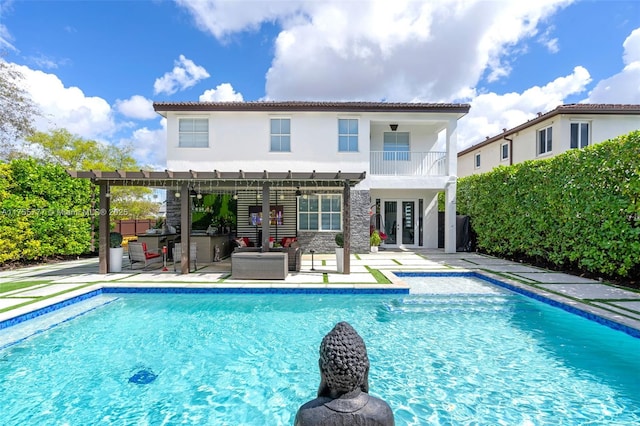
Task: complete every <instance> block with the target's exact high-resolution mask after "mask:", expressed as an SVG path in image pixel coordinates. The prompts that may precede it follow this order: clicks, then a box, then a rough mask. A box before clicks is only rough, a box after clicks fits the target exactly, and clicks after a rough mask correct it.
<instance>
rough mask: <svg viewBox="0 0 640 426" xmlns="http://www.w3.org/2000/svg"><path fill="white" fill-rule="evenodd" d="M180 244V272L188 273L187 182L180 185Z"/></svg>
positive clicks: (188, 215) (189, 223) (189, 217)
mask: <svg viewBox="0 0 640 426" xmlns="http://www.w3.org/2000/svg"><path fill="white" fill-rule="evenodd" d="M180 245H181V246H182V256H181V257H180V273H181V274H188V273H189V262H190V260H191V259H190V257H191V200H190V199H189V183H188V182H183V183H182V185H181V186H180Z"/></svg>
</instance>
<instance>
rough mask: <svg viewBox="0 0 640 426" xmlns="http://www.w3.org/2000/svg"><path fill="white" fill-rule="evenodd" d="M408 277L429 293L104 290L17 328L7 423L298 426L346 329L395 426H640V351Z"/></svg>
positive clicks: (9, 350) (6, 342)
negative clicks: (332, 344) (340, 329)
mask: <svg viewBox="0 0 640 426" xmlns="http://www.w3.org/2000/svg"><path fill="white" fill-rule="evenodd" d="M404 279H405V281H407V282H411V284H412V287H413V288H414V289H415V291H416V292H417V293H422V294H411V295H401V296H399V295H390V296H383V295H366V296H355V295H317V294H316V295H300V294H281V295H255V294H253V295H241V294H235V295H234V294H212V295H202V294H199V295H186V294H171V295H166V294H163V295H153V294H151V295H149V294H126V295H117V294H103V295H100V296H97V297H94V298H92V299H90V300H87V301H84V302H80V303H78V304H76V305H74V306H73V309H75V313H73V315H71V316H74V315H77V314H78V313H82V314H81V315H77V316H75V317H73V318H72V319H70V320H66V319H64V320H62V319H61V318H62V317H60V315H63V313H62V312H57V313H54V314H53V316H52V318H39V319H37V320H33V321H27V322H25V323H24V324H20V325H17V326H14V327H10V328H8V329H5V330H2V331H0V379H1V380H0V394H1V395H2V398H0V413H1V414H0V419H2V422H1V423H2V424H7V425H24V424H70V425H86V424H105V425H106V424H142V425H145V424H148V425H158V424H166V425H173V424H215V425H290V424H293V419H294V417H295V413H296V411H297V409H298V408H299V406H300V405H302V404H303V403H304V402H306V401H308V400H310V399H313V398H314V397H315V395H316V392H317V387H318V384H319V379H320V377H319V372H318V347H319V344H320V341H321V340H322V337H323V336H324V335H325V334H326V333H327V332H329V331H330V330H331V328H332V327H333V325H335V323H337V322H339V321H347V322H349V323H351V324H352V325H353V326H354V328H355V329H356V330H357V331H358V332H359V333H360V335H361V336H362V337H363V338H364V340H365V342H366V344H367V349H368V352H369V358H370V361H371V371H370V375H369V385H370V392H371V393H372V394H373V395H375V396H378V397H381V398H383V399H384V400H386V401H387V402H388V403H389V405H390V406H391V407H392V409H393V411H394V416H395V419H396V424H398V425H424V424H434V425H451V424H479V425H498V424H502V425H540V424H562V425H584V424H598V425H606V424H610V425H637V424H640V359H639V358H638V354H640V339H636V338H633V337H631V336H629V335H627V334H625V333H622V332H619V331H615V330H612V329H609V328H607V327H604V326H602V325H599V324H597V323H595V322H591V321H589V320H586V319H584V318H581V317H578V316H576V315H572V314H569V313H567V312H564V311H562V310H560V309H557V308H554V307H551V306H548V305H545V304H543V303H540V302H538V301H535V300H532V299H529V298H526V297H524V296H521V295H517V294H513V293H511V292H508V291H506V290H503V289H500V288H498V287H496V286H493V285H491V284H488V283H485V282H484V281H482V280H479V279H475V278H460V277H458V278H413V277H407V278H404ZM66 309H67V308H65V310H66ZM62 311H64V310H62ZM55 315H58V317H55ZM47 321H48V323H47ZM52 324H53V325H52ZM29 336H30V337H29Z"/></svg>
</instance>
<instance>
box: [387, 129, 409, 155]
mask: <svg viewBox="0 0 640 426" xmlns="http://www.w3.org/2000/svg"><path fill="white" fill-rule="evenodd" d="M382 149H383V151H384V157H383V158H384V159H385V160H386V161H395V160H401V161H409V132H385V133H384V141H383V146H382Z"/></svg>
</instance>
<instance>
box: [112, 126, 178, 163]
mask: <svg viewBox="0 0 640 426" xmlns="http://www.w3.org/2000/svg"><path fill="white" fill-rule="evenodd" d="M160 124H161V128H160V129H155V130H153V129H148V128H147V127H143V128H140V129H136V130H135V131H134V132H133V133H132V134H131V137H128V138H123V139H121V140H120V142H119V144H120V145H122V146H128V145H131V146H132V147H133V157H134V158H135V159H136V160H138V162H139V163H140V165H141V166H142V167H143V168H145V169H149V170H164V169H166V167H167V120H166V119H165V118H163V119H162V120H161V121H160Z"/></svg>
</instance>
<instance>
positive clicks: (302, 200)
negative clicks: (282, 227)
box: [298, 194, 342, 232]
mask: <svg viewBox="0 0 640 426" xmlns="http://www.w3.org/2000/svg"><path fill="white" fill-rule="evenodd" d="M313 199H316V200H317V209H308V208H307V209H303V208H304V206H303V205H304V204H307V205H308V204H309V203H310V201H311V200H313ZM323 200H326V201H325V202H323ZM336 202H337V206H336ZM308 207H310V206H308ZM327 207H328V208H327ZM304 216H307V220H304ZM312 216H315V221H316V223H317V225H318V226H317V228H314V227H311V226H309V223H310V222H311V221H310V220H309V218H310V217H312ZM323 216H324V217H323ZM327 220H328V221H329V223H328V225H325V224H326V221H327ZM304 223H306V224H307V226H303V224H304ZM298 231H311V232H336V231H342V195H341V194H313V195H306V196H301V197H299V198H298Z"/></svg>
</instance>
